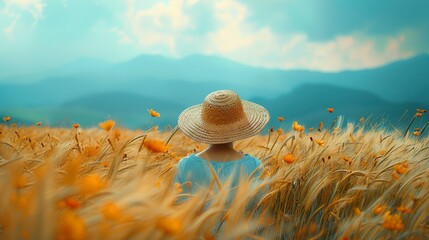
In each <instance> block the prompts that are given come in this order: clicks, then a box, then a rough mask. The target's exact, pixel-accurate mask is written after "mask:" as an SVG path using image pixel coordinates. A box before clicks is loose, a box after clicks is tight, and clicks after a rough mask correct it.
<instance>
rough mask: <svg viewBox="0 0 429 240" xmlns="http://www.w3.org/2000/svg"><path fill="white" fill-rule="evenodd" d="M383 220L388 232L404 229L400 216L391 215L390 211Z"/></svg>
mask: <svg viewBox="0 0 429 240" xmlns="http://www.w3.org/2000/svg"><path fill="white" fill-rule="evenodd" d="M383 220H384V221H383V227H384V228H385V229H387V230H392V231H397V230H402V229H403V228H404V224H403V223H402V219H401V215H400V214H394V215H391V214H390V211H387V212H386V213H385V214H384V216H383Z"/></svg>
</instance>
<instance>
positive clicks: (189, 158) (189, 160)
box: [177, 154, 199, 170]
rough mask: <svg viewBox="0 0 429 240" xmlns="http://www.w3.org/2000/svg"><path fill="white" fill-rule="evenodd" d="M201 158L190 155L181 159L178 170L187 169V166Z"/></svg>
mask: <svg viewBox="0 0 429 240" xmlns="http://www.w3.org/2000/svg"><path fill="white" fill-rule="evenodd" d="M198 160H199V158H198V157H196V156H195V154H191V155H188V156H186V157H184V158H182V159H180V161H179V163H178V164H177V168H179V169H182V170H183V169H185V168H186V165H189V164H192V163H193V162H196V161H198Z"/></svg>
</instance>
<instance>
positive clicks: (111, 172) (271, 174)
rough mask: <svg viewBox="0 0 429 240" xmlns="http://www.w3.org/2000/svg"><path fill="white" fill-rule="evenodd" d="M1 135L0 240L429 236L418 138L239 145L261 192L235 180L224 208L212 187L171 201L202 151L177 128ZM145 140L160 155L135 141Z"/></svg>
mask: <svg viewBox="0 0 429 240" xmlns="http://www.w3.org/2000/svg"><path fill="white" fill-rule="evenodd" d="M0 132H1V134H0V238H1V239H237V238H248V239H427V238H428V237H429V194H428V191H429V186H428V184H429V170H428V169H429V143H428V138H421V137H415V136H412V135H406V136H405V137H404V136H403V134H402V133H400V132H385V131H384V130H380V129H377V130H376V129H364V126H363V125H361V124H360V125H357V126H355V125H351V124H350V125H348V126H347V128H345V129H340V128H335V127H334V126H333V127H331V128H329V129H326V130H321V131H310V132H309V131H305V132H298V131H294V130H291V131H289V132H283V131H271V132H270V133H269V135H267V136H263V135H260V136H256V137H253V138H250V139H246V140H242V141H238V142H237V143H236V144H235V148H236V149H239V150H241V151H243V152H246V153H249V154H252V155H254V156H256V157H259V158H260V159H261V160H262V161H263V165H264V166H263V173H262V176H261V179H260V180H261V181H260V182H261V185H260V186H258V187H256V188H255V186H253V185H251V184H250V183H249V182H248V181H246V179H243V180H242V181H241V183H240V184H239V186H238V188H237V190H236V195H235V196H236V197H235V199H233V201H232V202H231V203H229V204H226V203H227V202H228V195H229V194H228V191H229V188H228V185H227V184H223V183H220V184H219V185H220V188H218V187H215V186H214V185H217V183H215V182H214V183H213V184H212V185H211V186H209V187H208V189H207V190H201V191H200V192H199V193H198V194H196V195H195V196H187V200H185V201H178V199H181V198H182V197H184V195H185V194H184V193H183V192H182V188H183V187H184V186H180V185H177V184H173V183H172V179H173V176H174V173H175V166H176V164H177V162H178V161H179V160H180V159H181V158H182V157H184V156H186V155H188V154H190V153H193V152H198V151H200V150H202V149H203V148H204V147H205V146H204V145H203V144H199V143H195V142H193V141H191V140H190V139H188V138H187V137H185V136H184V135H183V134H181V132H180V131H177V132H175V134H174V136H173V137H171V135H172V132H171V131H165V132H159V131H157V130H156V128H154V129H152V130H149V131H130V130H127V129H117V128H113V129H110V130H109V131H105V130H100V129H80V128H78V127H77V128H70V129H58V128H48V127H41V126H39V127H37V126H34V127H16V126H10V125H0ZM170 137H171V138H170ZM153 139H159V140H162V141H164V142H167V141H168V150H167V151H163V147H160V146H158V147H160V148H156V147H155V148H154V147H153V146H151V145H149V144H144V143H145V141H149V140H153ZM287 155H288V156H287ZM286 156H287V157H286ZM286 159H287V160H288V161H285V160H286ZM264 185H266V186H264ZM261 189H265V190H264V191H262V192H263V195H262V196H260V192H259V190H261ZM266 189H268V190H266ZM258 194H259V195H258ZM255 199H257V204H254V205H252V208H251V209H250V210H249V208H248V207H246V206H249V205H248V203H249V202H251V201H254V200H255ZM225 206H228V207H225Z"/></svg>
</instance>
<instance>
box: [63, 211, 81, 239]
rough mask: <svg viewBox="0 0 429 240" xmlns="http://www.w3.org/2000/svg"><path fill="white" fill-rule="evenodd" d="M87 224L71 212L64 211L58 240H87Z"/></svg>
mask: <svg viewBox="0 0 429 240" xmlns="http://www.w3.org/2000/svg"><path fill="white" fill-rule="evenodd" d="M85 235H86V227H85V222H84V221H83V220H82V218H80V217H79V216H78V215H76V213H74V212H73V211H71V210H67V211H64V212H63V214H62V215H61V216H60V218H59V222H58V226H57V239H85V237H86V236H85Z"/></svg>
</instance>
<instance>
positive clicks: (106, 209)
mask: <svg viewBox="0 0 429 240" xmlns="http://www.w3.org/2000/svg"><path fill="white" fill-rule="evenodd" d="M101 212H102V214H103V216H104V218H105V219H107V220H110V221H116V220H118V219H120V218H121V217H122V210H121V208H120V207H118V205H117V204H116V203H113V202H109V203H106V204H104V206H103V209H102V210H101Z"/></svg>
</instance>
